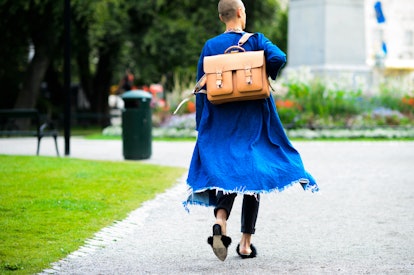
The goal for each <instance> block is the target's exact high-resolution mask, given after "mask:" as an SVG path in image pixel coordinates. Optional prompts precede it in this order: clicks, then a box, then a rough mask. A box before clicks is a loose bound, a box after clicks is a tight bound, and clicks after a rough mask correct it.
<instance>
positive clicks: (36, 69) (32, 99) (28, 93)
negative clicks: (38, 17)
mask: <svg viewBox="0 0 414 275" xmlns="http://www.w3.org/2000/svg"><path fill="white" fill-rule="evenodd" d="M35 48H36V52H35V55H34V56H33V59H32V60H31V62H30V64H29V66H28V68H27V71H26V75H25V78H24V81H23V87H22V90H21V92H20V93H19V95H18V97H17V100H16V104H15V108H34V107H35V106H36V102H37V98H38V96H39V88H40V84H41V82H42V81H43V78H44V76H45V73H46V70H47V68H48V66H49V63H50V57H49V53H48V52H47V49H46V48H47V47H44V46H43V45H36V46H35Z"/></svg>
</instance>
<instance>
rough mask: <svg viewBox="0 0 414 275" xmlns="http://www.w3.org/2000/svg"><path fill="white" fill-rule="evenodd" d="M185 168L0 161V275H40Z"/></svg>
mask: <svg viewBox="0 0 414 275" xmlns="http://www.w3.org/2000/svg"><path fill="white" fill-rule="evenodd" d="M184 172H185V169H182V168H172V167H162V166H155V165H149V164H142V163H138V162H109V161H88V160H79V159H70V158H53V157H25V156H1V155H0V190H1V192H0V228H1V231H0V243H1V246H0V274H34V273H37V272H40V271H42V270H43V269H45V268H48V267H49V265H50V264H51V263H53V262H55V261H57V260H59V259H62V258H64V257H65V256H67V255H68V254H69V253H71V252H73V251H75V250H77V249H78V248H79V247H80V246H82V245H83V244H84V242H85V240H86V239H88V238H91V237H92V236H93V234H94V233H96V232H97V231H99V230H100V229H102V228H103V227H106V226H108V225H111V224H112V223H113V222H114V221H116V220H122V219H124V218H125V217H126V216H127V214H128V213H129V212H131V211H132V210H134V209H136V208H138V207H139V206H140V205H141V203H142V202H144V201H147V200H149V199H152V198H154V196H155V195H156V194H157V193H159V192H162V191H164V190H165V189H166V188H169V187H171V186H172V185H173V184H174V183H176V180H177V179H178V178H179V177H180V176H181V175H183V174H184Z"/></svg>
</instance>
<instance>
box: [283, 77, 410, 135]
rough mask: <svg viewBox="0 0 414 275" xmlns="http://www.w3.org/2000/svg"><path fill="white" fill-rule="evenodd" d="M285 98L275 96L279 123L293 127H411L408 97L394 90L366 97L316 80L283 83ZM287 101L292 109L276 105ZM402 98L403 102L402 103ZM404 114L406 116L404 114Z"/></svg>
mask: <svg viewBox="0 0 414 275" xmlns="http://www.w3.org/2000/svg"><path fill="white" fill-rule="evenodd" d="M284 85H285V86H286V88H287V90H288V92H287V93H286V95H283V96H278V97H276V105H277V106H278V113H279V115H280V117H281V120H282V121H283V122H284V123H286V126H287V127H292V128H312V129H313V128H326V127H363V126H370V127H372V126H378V125H380V126H384V125H409V124H413V123H414V121H413V113H414V112H413V106H412V105H410V103H409V102H411V101H409V100H410V98H411V97H409V96H402V94H403V93H401V92H399V91H398V90H395V89H384V88H383V89H381V90H380V92H379V93H378V94H375V95H366V94H364V93H363V92H362V91H360V90H357V91H355V90H351V89H350V90H346V89H341V88H338V89H332V88H331V89H328V88H327V86H326V85H325V84H324V83H323V82H322V81H321V80H319V79H313V80H312V81H309V82H308V83H305V82H300V81H295V80H292V81H290V82H288V83H285V84H284ZM286 99H288V100H290V101H292V102H293V103H294V104H292V107H291V108H287V109H288V110H286V108H283V106H282V108H280V106H279V105H283V104H278V102H283V101H284V100H286ZM404 99H405V100H404ZM403 114H405V116H404V115H403Z"/></svg>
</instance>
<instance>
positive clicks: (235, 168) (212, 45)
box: [184, 32, 319, 207]
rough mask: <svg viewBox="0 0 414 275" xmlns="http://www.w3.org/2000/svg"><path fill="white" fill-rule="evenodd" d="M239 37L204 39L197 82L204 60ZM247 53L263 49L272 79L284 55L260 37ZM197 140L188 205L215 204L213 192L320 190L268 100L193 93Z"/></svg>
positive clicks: (250, 43) (251, 42)
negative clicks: (214, 99)
mask: <svg viewBox="0 0 414 275" xmlns="http://www.w3.org/2000/svg"><path fill="white" fill-rule="evenodd" d="M241 36H242V33H235V32H231V33H223V34H220V35H218V36H216V37H214V38H212V39H210V40H208V41H207V42H206V43H205V45H204V47H203V50H202V52H201V55H200V58H199V62H198V70H197V80H198V79H200V78H201V77H202V76H203V74H204V71H203V58H204V57H205V56H210V55H216V54H222V53H224V51H225V50H226V49H227V48H228V47H229V46H232V45H237V42H238V41H239V39H240V37H241ZM243 48H245V49H246V51H252V50H264V52H265V58H266V68H267V72H268V75H269V76H270V77H271V78H272V79H276V77H277V75H278V74H279V72H280V70H281V68H282V67H283V66H284V65H285V63H286V54H285V53H283V52H282V51H281V50H280V49H279V48H278V47H277V46H276V45H274V44H273V43H272V42H271V41H270V40H269V39H268V38H266V37H265V36H264V35H263V34H261V33H255V35H253V36H252V37H250V38H249V40H248V41H247V42H246V43H245V44H244V45H243ZM196 127H197V131H198V138H197V142H196V145H195V148H194V152H193V156H192V160H191V163H190V168H189V173H188V177H187V184H188V185H189V190H190V196H189V197H188V199H187V200H186V201H185V202H184V205H185V206H186V207H187V205H188V204H201V205H206V206H214V205H215V192H216V191H218V190H221V191H224V192H229V193H233V192H236V193H241V194H258V193H268V192H272V191H282V190H284V189H285V188H286V187H288V186H291V185H293V184H296V183H300V184H302V186H303V188H304V189H305V190H307V189H310V190H312V191H313V192H315V191H318V189H319V188H318V185H317V184H316V182H315V180H314V178H313V177H312V176H311V175H310V174H309V173H308V172H307V171H306V170H305V168H304V166H303V163H302V159H301V157H300V155H299V153H298V152H297V151H296V150H295V148H294V147H293V146H292V144H291V142H290V141H289V139H288V137H287V136H286V134H285V131H284V128H283V126H282V123H281V121H280V119H279V116H278V114H277V110H276V106H275V102H274V100H273V98H272V97H269V98H267V99H262V100H254V101H243V102H231V103H225V104H219V105H213V104H211V103H210V102H209V101H208V99H207V97H206V95H205V94H197V95H196Z"/></svg>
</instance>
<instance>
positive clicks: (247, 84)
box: [203, 51, 267, 96]
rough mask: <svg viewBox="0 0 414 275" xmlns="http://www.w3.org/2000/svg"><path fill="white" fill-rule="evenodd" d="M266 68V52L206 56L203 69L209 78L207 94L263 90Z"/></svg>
mask: <svg viewBox="0 0 414 275" xmlns="http://www.w3.org/2000/svg"><path fill="white" fill-rule="evenodd" d="M264 66H265V59H264V51H248V52H235V53H229V54H219V55H214V56H206V57H204V67H203V69H204V72H205V74H206V76H207V93H208V94H210V95H211V96H220V95H227V94H231V93H232V92H233V90H238V91H239V92H241V93H243V92H251V91H259V90H262V89H263V84H264V83H263V79H264V78H263V67H264ZM264 72H265V71H264ZM266 78H267V76H266ZM265 85H267V83H265Z"/></svg>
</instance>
